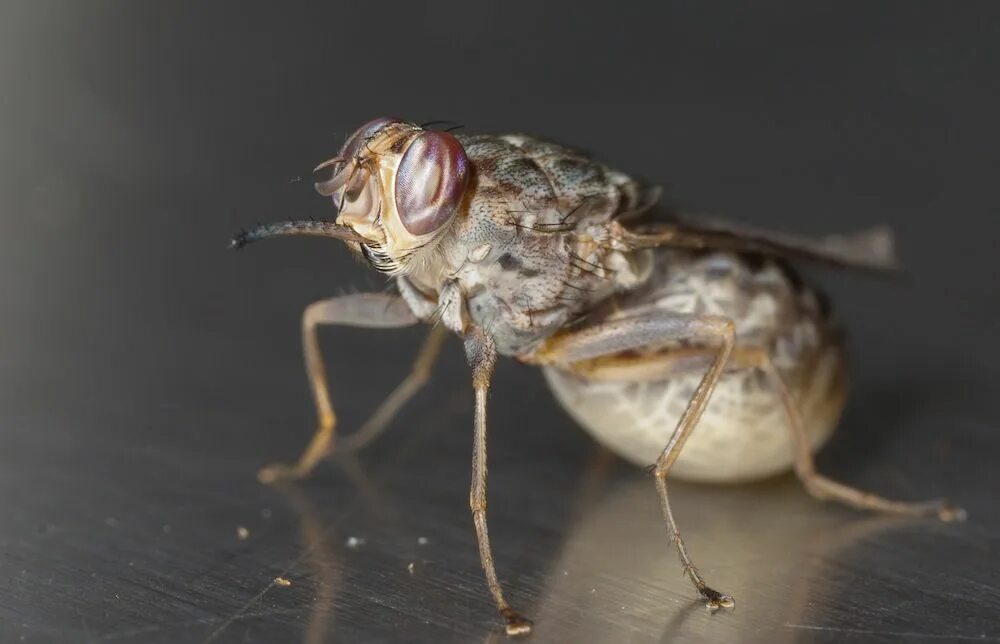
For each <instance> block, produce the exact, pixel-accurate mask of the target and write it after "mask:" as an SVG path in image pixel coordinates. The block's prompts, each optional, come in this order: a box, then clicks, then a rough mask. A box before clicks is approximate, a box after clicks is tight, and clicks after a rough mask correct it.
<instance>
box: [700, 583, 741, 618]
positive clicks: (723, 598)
mask: <svg viewBox="0 0 1000 644" xmlns="http://www.w3.org/2000/svg"><path fill="white" fill-rule="evenodd" d="M701 594H702V596H703V597H704V598H705V599H707V600H708V601H707V602H706V603H705V607H706V608H708V610H710V611H712V612H713V613H714V612H715V611H717V610H719V609H720V608H735V607H736V600H734V599H733V598H732V597H730V596H729V595H723V594H722V593H720V592H719V591H717V590H713V589H711V588H708V587H706V588H704V589H703V590H702V591H701Z"/></svg>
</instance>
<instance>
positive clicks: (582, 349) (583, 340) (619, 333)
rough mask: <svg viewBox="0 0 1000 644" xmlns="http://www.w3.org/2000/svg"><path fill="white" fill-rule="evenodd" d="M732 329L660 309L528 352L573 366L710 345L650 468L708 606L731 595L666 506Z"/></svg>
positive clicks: (728, 603) (687, 568) (670, 527)
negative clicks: (649, 350) (706, 571)
mask: <svg viewBox="0 0 1000 644" xmlns="http://www.w3.org/2000/svg"><path fill="white" fill-rule="evenodd" d="M735 335H736V329H735V325H734V324H733V322H732V320H730V319H728V318H724V317H718V316H709V315H700V316H695V315H676V314H670V313H666V312H662V311H658V312H655V313H652V314H649V315H644V316H637V317H634V318H625V319H619V320H615V321H613V322H608V323H606V324H600V325H596V326H593V327H589V328H586V329H583V330H580V331H576V332H570V333H567V334H564V335H561V336H558V337H556V338H554V339H552V340H551V341H549V342H548V343H547V344H546V345H544V347H543V348H542V349H541V350H540V351H539V352H538V353H536V354H535V356H533V357H532V359H534V360H536V361H538V362H541V363H543V364H549V365H553V366H558V367H562V368H567V369H572V366H573V364H574V363H579V362H582V361H587V360H593V359H595V358H600V357H602V356H608V355H613V354H616V353H620V352H624V351H629V350H633V349H639V348H645V347H650V346H656V345H657V344H666V343H672V342H677V341H692V342H695V343H697V344H698V345H707V346H709V347H713V352H714V357H713V358H712V360H711V363H710V364H709V366H708V369H707V370H706V371H705V375H704V376H703V377H702V379H701V381H700V382H699V383H698V386H697V388H696V389H695V392H694V395H693V396H692V397H691V400H690V401H689V402H688V405H687V407H686V409H685V410H684V413H683V414H682V415H681V417H680V419H679V421H678V423H677V427H676V428H675V429H674V432H673V434H672V435H671V437H670V439H669V440H668V441H667V444H666V446H665V447H664V448H663V451H662V452H661V453H660V456H659V458H658V459H657V461H656V464H655V466H654V468H653V472H654V474H655V478H656V489H657V492H658V493H659V497H660V508H661V510H662V511H663V517H664V520H665V521H666V524H667V533H668V534H669V536H670V541H671V542H672V543H673V544H674V546H675V547H676V548H677V555H678V557H679V558H680V560H681V565H682V566H683V569H684V574H685V575H687V577H688V578H689V579H690V580H691V583H692V584H694V586H695V588H697V590H698V592H699V593H700V594H701V595H702V596H703V597H704V598H705V599H707V600H708V606H709V608H712V609H718V608H720V607H727V608H731V607H732V606H734V602H733V599H732V597H730V596H728V595H724V594H722V593H720V592H719V591H717V590H715V589H713V588H711V587H710V586H709V585H708V584H707V583H706V582H705V580H704V579H703V578H702V576H701V574H700V573H699V572H698V569H697V568H696V567H695V565H694V563H693V562H692V560H691V557H690V555H689V554H688V552H687V547H686V546H685V544H684V540H683V539H682V538H681V533H680V530H679V529H678V527H677V521H676V520H675V519H674V514H673V510H672V509H671V507H670V495H669V494H668V490H667V475H668V473H669V472H670V468H671V466H672V465H673V464H674V462H675V461H676V460H677V457H678V456H679V455H680V452H681V449H683V447H684V443H685V441H687V438H688V437H689V436H690V435H691V432H692V431H693V430H694V428H695V426H697V424H698V420H699V419H700V418H701V416H702V413H703V412H704V411H705V407H706V406H707V405H708V401H709V398H710V397H711V395H712V391H713V390H714V389H715V385H716V384H717V383H718V381H719V378H720V377H721V375H722V374H723V372H724V371H725V369H726V363H727V362H728V360H729V356H730V354H731V353H732V350H733V345H734V342H735Z"/></svg>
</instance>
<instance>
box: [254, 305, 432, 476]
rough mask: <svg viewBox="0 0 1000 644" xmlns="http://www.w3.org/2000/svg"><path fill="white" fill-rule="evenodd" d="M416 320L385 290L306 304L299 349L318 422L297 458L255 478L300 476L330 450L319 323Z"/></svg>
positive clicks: (378, 324) (331, 423) (333, 421)
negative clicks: (318, 333) (310, 438)
mask: <svg viewBox="0 0 1000 644" xmlns="http://www.w3.org/2000/svg"><path fill="white" fill-rule="evenodd" d="M417 322H419V320H418V319H417V317H416V316H415V315H413V312H412V311H410V308H409V307H408V306H407V305H406V303H405V302H404V301H403V300H402V299H401V298H400V297H399V296H397V295H391V294H387V293H355V294H352V295H344V296H341V297H334V298H330V299H328V300H320V301H318V302H313V303H312V304H310V305H309V306H308V307H306V310H305V312H304V313H303V315H302V348H303V351H304V353H305V361H306V372H307V374H308V376H309V385H310V387H311V389H312V392H313V398H314V400H315V401H316V416H317V421H318V425H317V429H316V433H315V434H314V435H313V437H312V440H311V441H310V442H309V445H308V446H307V447H306V449H305V451H304V452H303V453H302V456H300V457H299V460H298V461H297V462H296V463H294V464H291V465H288V464H285V463H276V464H272V465H268V466H267V467H265V468H263V469H261V470H260V472H259V473H258V474H257V478H258V479H260V481H261V482H262V483H273V482H276V481H280V480H287V479H299V478H303V477H305V476H307V475H308V474H309V473H310V472H312V470H313V468H315V467H316V465H317V463H319V462H320V461H321V460H322V459H323V458H325V457H326V456H328V455H329V454H330V453H331V451H332V449H333V439H334V428H335V427H336V425H337V416H336V414H335V413H334V411H333V405H332V404H330V392H329V390H328V388H327V384H326V369H325V368H324V366H323V356H322V354H321V353H320V348H319V339H318V338H317V335H316V328H317V327H318V326H319V325H321V324H336V325H341V326H351V327H360V328H366V329H395V328H401V327H407V326H411V325H413V324H416V323H417ZM436 346H440V343H439V342H436V344H435V347H436ZM435 355H436V350H435Z"/></svg>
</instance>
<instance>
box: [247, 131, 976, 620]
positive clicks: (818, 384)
mask: <svg viewBox="0 0 1000 644" xmlns="http://www.w3.org/2000/svg"><path fill="white" fill-rule="evenodd" d="M317 171H321V172H323V173H324V178H323V180H322V181H319V182H318V183H316V189H317V191H318V192H319V193H320V194H322V195H324V196H327V197H330V198H331V199H332V200H333V202H334V205H335V206H336V208H337V217H336V220H335V221H287V222H282V223H276V224H267V225H262V226H257V227H255V228H252V229H250V230H247V231H243V232H241V233H240V234H238V235H237V236H236V237H235V238H234V239H233V241H232V246H233V247H234V248H241V247H243V246H245V245H246V244H248V243H250V242H253V241H256V240H259V239H263V238H266V237H274V236H279V235H313V236H319V237H329V238H333V239H340V240H341V241H343V242H344V244H345V245H346V246H347V247H348V248H349V249H350V250H351V251H352V252H353V253H355V254H356V255H357V256H359V257H360V258H361V259H362V260H363V261H364V262H365V263H367V264H368V265H370V266H371V267H372V268H374V269H375V270H377V271H379V272H382V273H385V274H387V275H389V276H391V277H392V278H393V279H394V281H395V286H396V289H395V291H396V292H394V293H392V294H389V293H360V294H352V295H344V296H341V297H335V298H331V299H326V300H321V301H319V302H315V303H313V304H311V305H309V306H308V307H307V308H306V310H305V313H304V315H303V319H302V339H303V344H304V350H305V362H306V369H307V371H308V375H309V382H310V385H311V387H312V392H313V396H314V398H315V402H316V410H317V415H318V429H317V431H316V433H315V435H314V436H313V438H312V441H311V442H310V443H309V445H308V446H307V447H306V449H305V451H304V452H303V454H302V456H301V457H300V458H299V459H298V461H296V462H295V463H293V464H275V465H270V466H267V467H265V468H263V469H262V470H261V471H260V473H259V478H260V480H261V481H263V482H266V483H272V482H277V481H283V480H288V479H300V478H303V477H305V476H307V475H308V474H309V473H310V472H312V471H313V469H314V468H315V467H316V465H317V463H319V462H320V461H321V460H323V459H324V458H326V457H328V456H330V455H331V454H333V453H334V451H335V450H336V451H346V450H355V449H358V448H360V447H361V446H362V445H364V444H365V443H367V442H369V441H370V440H371V439H372V438H374V437H375V436H376V435H378V434H379V433H380V432H381V431H382V430H383V429H384V428H385V427H386V426H387V425H388V424H389V422H390V421H391V420H392V418H393V417H394V416H395V415H396V413H397V412H398V411H399V409H400V408H401V407H402V406H403V405H404V404H405V403H406V401H407V400H409V399H410V398H411V397H412V396H413V395H414V394H415V393H416V392H417V391H418V390H419V389H420V387H421V386H422V385H423V384H424V383H425V382H426V381H427V380H428V378H429V376H430V373H431V369H432V366H433V364H434V362H435V359H436V357H437V356H438V353H439V351H440V348H441V345H442V343H443V341H444V339H445V337H446V335H447V334H448V333H449V332H451V333H454V334H456V335H458V336H459V337H460V338H461V339H462V341H463V342H464V345H465V353H466V356H467V359H468V363H469V366H470V368H471V371H472V386H473V390H474V394H475V421H474V432H473V436H474V438H473V452H472V489H471V493H470V504H471V508H472V517H473V522H474V524H475V529H476V537H477V540H478V544H479V554H480V558H481V560H482V564H483V569H484V571H485V573H486V582H487V585H488V587H489V591H490V593H491V595H492V596H493V599H494V601H495V602H496V605H497V609H498V610H499V612H500V615H501V617H502V618H503V620H504V622H505V624H506V631H507V633H508V634H509V635H521V634H525V633H528V632H530V630H531V621H530V620H528V619H527V618H525V617H523V616H522V615H521V614H520V613H519V612H518V611H516V610H515V609H514V608H513V607H512V606H511V605H510V604H509V603H508V602H507V600H506V599H505V596H504V592H503V589H502V587H501V584H500V581H499V580H498V578H497V574H496V570H495V568H494V564H493V554H492V548H491V546H490V540H489V533H488V531H487V524H486V426H487V423H486V417H487V415H486V408H487V393H488V391H489V387H490V381H491V378H492V374H493V368H494V364H495V363H496V360H497V357H498V356H500V355H504V356H512V357H514V358H515V359H517V360H520V361H521V362H524V363H528V364H532V365H537V366H539V367H540V368H542V369H543V371H544V373H545V376H546V379H547V381H548V383H549V385H550V387H551V389H552V391H553V392H554V394H555V396H556V398H557V399H558V400H559V401H560V402H561V403H562V405H563V406H564V407H565V408H566V410H567V411H568V413H569V414H570V415H571V416H573V418H575V419H576V420H577V421H578V422H579V424H580V425H581V426H583V427H584V428H585V429H586V430H587V431H588V432H590V433H591V434H592V435H593V436H594V437H595V438H596V439H597V440H599V441H600V442H602V443H604V444H605V445H607V446H608V447H609V448H610V449H612V450H613V451H615V452H616V453H618V454H619V455H621V456H622V457H624V458H626V459H628V460H630V461H632V462H634V463H636V464H639V465H642V466H649V465H650V464H651V463H652V464H653V465H652V466H651V471H652V473H653V480H654V481H655V485H656V488H657V491H658V494H659V499H660V506H661V509H662V511H663V517H664V520H665V522H666V528H667V535H668V537H669V540H670V541H671V543H673V545H674V546H675V547H676V549H677V553H678V555H679V557H680V560H681V564H682V566H683V571H684V574H685V575H686V576H687V577H688V578H689V579H690V580H691V582H692V583H693V584H694V586H695V588H696V589H697V591H698V593H700V594H701V596H702V597H704V598H705V600H706V601H707V603H708V606H709V607H710V608H711V609H713V610H714V609H719V608H731V607H732V606H734V602H733V599H732V597H730V596H729V595H726V594H724V593H721V592H719V591H717V590H715V589H713V588H712V587H710V586H709V585H708V584H707V583H706V582H705V581H704V579H703V578H702V576H701V575H700V574H699V572H698V569H697V568H696V567H695V565H694V564H693V563H692V560H691V557H690V556H689V555H688V552H687V548H686V547H685V545H684V541H683V540H682V539H681V534H680V531H679V529H678V527H677V522H676V521H675V519H674V515H673V512H672V511H671V508H670V498H669V495H668V492H667V487H668V486H667V483H668V480H673V479H686V480H695V481H708V482H738V481H749V480H754V479H759V478H763V477H766V476H771V475H773V474H776V473H779V472H782V471H785V470H788V469H793V470H794V471H795V473H796V474H797V475H798V477H799V479H800V480H801V481H802V483H803V485H804V487H805V489H806V490H807V491H808V492H809V494H811V495H813V496H815V497H817V498H820V499H828V500H834V501H839V502H842V503H845V504H848V505H851V506H854V507H857V508H863V509H869V510H878V511H883V512H889V513H895V514H900V515H910V516H930V517H938V518H940V519H942V520H944V521H951V520H957V519H961V518H963V516H964V513H963V512H962V510H960V509H959V508H956V507H954V506H951V505H949V504H947V503H944V502H939V501H929V502H919V503H912V502H903V501H895V500H890V499H887V498H884V497H882V496H878V495H875V494H872V493H869V492H864V491H861V490H858V489H856V488H853V487H850V486H848V485H845V484H843V483H839V482H837V481H834V480H831V479H829V478H827V477H825V476H823V475H822V474H821V473H819V472H818V471H817V470H816V467H815V465H814V462H813V452H814V451H815V450H816V449H818V448H819V447H820V446H821V445H822V444H823V442H824V441H825V440H826V439H827V438H828V437H829V435H830V434H831V433H832V431H833V429H834V428H835V426H836V424H837V421H838V419H839V416H840V413H841V410H842V409H843V405H844V400H845V397H846V391H847V386H846V380H847V378H846V365H845V359H844V351H843V341H842V334H841V331H840V328H839V326H838V324H837V323H836V322H835V321H834V319H833V318H832V316H831V314H830V311H829V307H828V306H827V305H826V303H825V300H824V299H823V298H822V297H821V296H820V295H819V294H818V293H817V292H816V291H815V290H814V289H812V288H810V287H808V286H806V285H805V284H803V282H802V280H800V279H799V278H798V276H797V275H796V273H795V272H794V271H793V269H792V268H791V265H790V263H791V262H792V261H796V260H805V261H813V262H819V263H823V264H827V265H831V266H836V267H842V268H854V269H864V270H868V271H888V270H893V269H894V268H895V267H896V260H895V257H894V254H893V244H892V235H891V232H890V231H889V230H888V229H885V228H874V229H870V230H866V231H862V232H858V233H854V234H848V235H833V236H828V237H821V238H807V237H800V236H796V235H791V234H786V233H778V232H771V231H764V230H758V229H754V228H751V227H748V226H744V225H739V224H733V223H730V222H726V221H722V220H719V219H714V218H710V217H691V216H682V215H677V214H671V213H666V212H664V211H663V210H662V209H661V208H660V207H659V206H658V203H657V202H658V200H659V189H657V188H656V187H653V186H648V185H645V184H643V183H641V182H639V181H637V180H636V179H633V178H631V177H629V176H628V175H625V174H623V173H621V172H619V171H617V170H614V169H611V168H609V167H607V166H605V165H602V164H600V163H598V162H596V161H594V160H593V159H591V158H589V157H588V156H586V155H584V154H581V153H580V152H577V151H575V150H572V149H569V148H566V147H563V146H561V145H557V144H555V143H551V142H548V141H544V140H541V139H537V138H534V137H530V136H524V135H500V136H495V135H468V134H456V135H453V134H451V133H449V132H446V131H439V130H433V129H427V128H425V127H421V126H419V125H416V124H413V123H408V122H404V121H400V120H397V119H389V118H380V119H376V120H374V121H371V122H370V123H367V124H365V125H364V126H362V127H361V128H360V129H359V130H358V131H357V132H355V133H354V134H353V135H352V136H351V137H350V138H349V139H348V140H347V142H346V143H345V144H344V146H343V148H342V149H341V150H340V154H339V155H337V156H336V157H334V158H332V159H330V160H328V161H326V162H324V163H322V164H321V165H320V166H319V168H317ZM421 322H423V323H427V324H428V325H430V327H431V330H430V332H429V334H428V337H427V339H426V340H425V342H424V345H423V347H422V348H421V349H420V351H419V353H418V355H417V358H416V362H415V363H414V366H413V369H412V371H411V373H410V374H409V375H408V376H407V377H406V378H405V379H404V380H403V381H402V382H401V383H400V384H399V385H398V386H397V387H396V389H395V390H394V391H392V393H391V394H390V395H389V397H388V398H387V399H386V400H385V401H384V402H383V403H382V405H381V406H380V407H378V409H376V411H375V412H374V414H373V415H372V417H371V418H370V419H369V420H368V422H366V423H365V424H364V425H363V426H362V427H361V428H360V429H358V430H357V431H356V432H354V433H352V434H350V435H349V436H347V437H346V438H345V439H343V441H342V442H340V443H336V442H335V435H336V434H335V428H336V425H337V422H336V415H335V414H334V410H333V406H332V404H331V402H330V395H329V391H328V388H327V382H326V372H325V368H324V364H323V360H322V357H321V354H320V348H319V344H318V341H317V335H316V330H317V327H318V326H320V325H343V326H354V327H365V328H379V329H385V328H398V327H405V326H410V325H415V324H418V323H421Z"/></svg>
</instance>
